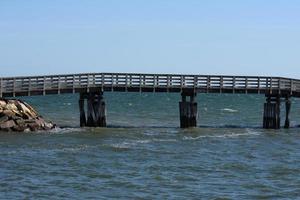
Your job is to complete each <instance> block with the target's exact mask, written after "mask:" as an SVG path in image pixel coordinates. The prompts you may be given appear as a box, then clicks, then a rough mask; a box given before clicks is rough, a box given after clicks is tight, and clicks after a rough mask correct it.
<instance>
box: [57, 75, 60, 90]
mask: <svg viewBox="0 0 300 200" xmlns="http://www.w3.org/2000/svg"><path fill="white" fill-rule="evenodd" d="M57 89H58V91H57V93H58V94H60V76H58V82H57Z"/></svg>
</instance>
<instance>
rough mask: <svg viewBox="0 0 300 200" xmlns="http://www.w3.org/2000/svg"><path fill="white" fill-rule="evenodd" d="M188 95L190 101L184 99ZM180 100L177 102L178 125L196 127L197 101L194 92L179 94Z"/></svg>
mask: <svg viewBox="0 0 300 200" xmlns="http://www.w3.org/2000/svg"><path fill="white" fill-rule="evenodd" d="M187 96H190V101H189V102H187V101H186V97H187ZM181 97H182V101H181V102H179V114H180V127H181V128H188V127H196V126H197V115H198V113H197V102H195V97H196V94H195V93H192V94H187V93H184V92H183V93H182V94H181Z"/></svg>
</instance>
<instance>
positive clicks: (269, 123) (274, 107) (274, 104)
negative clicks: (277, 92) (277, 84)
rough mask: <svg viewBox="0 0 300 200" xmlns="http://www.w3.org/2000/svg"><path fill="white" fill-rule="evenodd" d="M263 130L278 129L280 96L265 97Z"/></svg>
mask: <svg viewBox="0 0 300 200" xmlns="http://www.w3.org/2000/svg"><path fill="white" fill-rule="evenodd" d="M263 128H265V129H279V128H280V96H275V97H273V96H267V99H266V103H265V104H264V119H263Z"/></svg>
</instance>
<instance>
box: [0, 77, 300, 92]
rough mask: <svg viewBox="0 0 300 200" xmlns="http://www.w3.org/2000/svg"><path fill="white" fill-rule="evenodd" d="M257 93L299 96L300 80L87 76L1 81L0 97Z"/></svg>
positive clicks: (8, 78)
mask: <svg viewBox="0 0 300 200" xmlns="http://www.w3.org/2000/svg"><path fill="white" fill-rule="evenodd" d="M100 89H103V90H104V91H123V92H181V91H184V90H193V91H195V92H198V93H260V94H280V95H291V96H294V97H300V80H297V79H289V78H282V77H263V76H260V77H255V76H215V75H212V76H211V75H173V74H133V73H126V74H125V73H90V74H70V75H51V76H28V77H3V78H0V97H14V96H31V95H47V94H60V93H79V92H89V91H97V90H100Z"/></svg>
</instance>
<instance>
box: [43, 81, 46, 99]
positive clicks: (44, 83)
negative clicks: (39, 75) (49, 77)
mask: <svg viewBox="0 0 300 200" xmlns="http://www.w3.org/2000/svg"><path fill="white" fill-rule="evenodd" d="M43 95H44V96H45V95H46V77H45V76H44V79H43Z"/></svg>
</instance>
